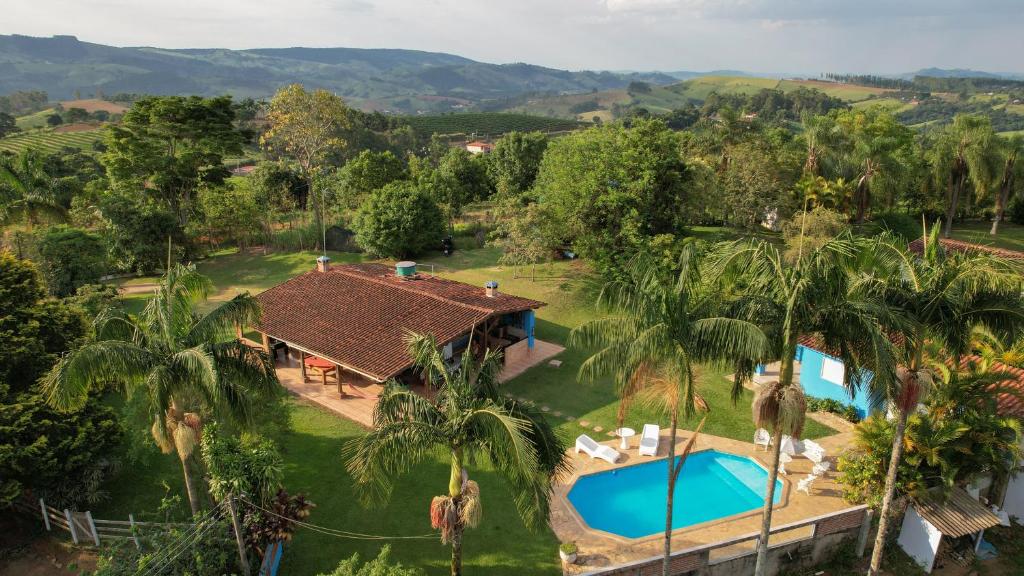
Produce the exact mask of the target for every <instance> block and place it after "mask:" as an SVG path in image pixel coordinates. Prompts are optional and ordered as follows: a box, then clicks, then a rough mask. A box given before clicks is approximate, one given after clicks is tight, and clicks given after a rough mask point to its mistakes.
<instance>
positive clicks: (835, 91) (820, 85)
mask: <svg viewBox="0 0 1024 576" xmlns="http://www.w3.org/2000/svg"><path fill="white" fill-rule="evenodd" d="M800 87H804V88H813V89H815V90H820V91H822V92H824V93H825V94H828V95H829V96H832V97H833V98H839V99H841V100H846V101H847V102H859V101H861V100H866V99H868V98H871V97H872V96H877V95H879V94H885V93H886V92H891V90H888V89H886V88H874V87H872V86H859V85H857V84H843V83H840V82H823V81H820V80H782V81H781V82H779V89H780V90H783V91H785V92H789V91H791V90H796V89H797V88H800Z"/></svg>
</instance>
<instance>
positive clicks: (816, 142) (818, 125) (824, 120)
mask: <svg viewBox="0 0 1024 576" xmlns="http://www.w3.org/2000/svg"><path fill="white" fill-rule="evenodd" d="M800 124H801V127H802V128H803V132H802V133H801V135H802V136H803V141H804V145H805V146H806V150H807V159H806V160H805V161H804V174H805V175H808V176H811V177H815V176H821V173H822V168H823V167H825V166H827V165H828V164H830V162H831V160H832V157H833V156H834V155H835V154H836V152H837V150H838V148H839V147H840V146H841V144H842V141H843V131H842V130H841V129H840V128H839V126H838V125H837V124H836V121H835V119H834V118H832V117H831V116H826V115H814V114H803V115H801V117H800Z"/></svg>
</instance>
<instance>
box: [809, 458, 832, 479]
mask: <svg viewBox="0 0 1024 576" xmlns="http://www.w3.org/2000/svg"><path fill="white" fill-rule="evenodd" d="M831 469H832V463H831V462H829V461H828V460H822V461H821V462H818V463H817V464H815V465H814V467H813V468H811V474H814V475H815V476H824V475H825V473H826V472H828V471H829V470H831Z"/></svg>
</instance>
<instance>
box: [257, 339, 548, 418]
mask: <svg viewBox="0 0 1024 576" xmlns="http://www.w3.org/2000/svg"><path fill="white" fill-rule="evenodd" d="M248 342H249V343H250V345H253V346H259V345H258V344H256V343H255V342H253V341H251V340H250V341H248ZM522 343H523V344H525V343H526V341H525V340H524V341H523V342H522ZM514 348H516V347H515V346H513V347H510V349H513V350H512V353H511V354H509V355H508V357H507V358H506V362H505V367H504V368H503V369H502V371H501V374H499V375H498V379H499V380H500V381H502V382H506V381H508V380H511V379H512V378H515V377H516V376H519V375H520V374H522V373H523V372H525V371H527V370H529V369H530V368H532V367H534V366H537V365H539V364H541V363H543V362H546V361H548V360H550V359H551V358H552V357H554V356H556V355H557V354H559V353H561V352H562V351H563V350H565V348H563V347H562V346H559V345H557V344H553V343H551V342H544V341H542V340H535V344H534V348H533V350H528V349H527V348H525V347H519V348H522V350H517V349H514ZM299 362H300V360H299V353H298V352H292V354H290V355H287V356H286V355H285V354H284V353H283V352H281V351H279V353H278V359H277V360H276V361H275V366H276V367H277V377H278V379H279V380H280V381H281V384H282V385H283V386H284V387H285V388H287V389H288V391H289V392H291V393H293V394H295V395H296V396H299V397H301V398H304V399H306V400H309V401H310V402H314V403H316V404H319V405H320V406H323V407H324V408H327V409H328V410H331V411H333V412H335V413H337V414H340V415H341V416H344V417H345V418H348V419H349V420H352V421H355V422H358V423H359V424H361V425H363V426H366V427H367V428H370V427H372V426H373V409H374V407H375V406H376V405H377V397H378V396H379V395H380V393H381V391H382V390H383V389H384V385H383V384H381V383H380V382H376V381H374V380H371V379H369V378H366V377H365V376H361V375H359V374H357V373H355V372H352V371H351V370H344V369H342V370H340V371H338V372H339V373H340V375H341V376H340V378H341V393H339V388H338V382H337V380H336V379H335V378H334V377H333V376H331V377H328V378H327V379H326V380H327V383H326V384H324V379H323V377H322V376H321V374H320V373H319V372H316V371H313V370H310V369H307V379H306V380H305V381H304V380H303V378H302V367H301V365H300V364H299ZM413 389H414V390H416V391H417V392H419V393H421V394H425V393H427V392H426V389H425V388H424V387H422V386H415V387H413Z"/></svg>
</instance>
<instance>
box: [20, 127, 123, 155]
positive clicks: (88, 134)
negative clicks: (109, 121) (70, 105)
mask: <svg viewBox="0 0 1024 576" xmlns="http://www.w3.org/2000/svg"><path fill="white" fill-rule="evenodd" d="M102 139H103V133H102V132H101V131H100V130H99V129H95V130H85V131H77V132H55V131H53V130H34V131H31V132H23V133H19V134H14V135H13V136H8V137H6V138H0V152H12V153H15V154H16V153H18V152H20V151H21V150H24V149H25V148H30V147H33V148H38V149H40V150H42V151H44V152H57V151H58V150H60V149H61V148H64V147H70V148H79V149H81V150H92V149H93V143H94V142H96V141H97V140H102Z"/></svg>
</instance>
